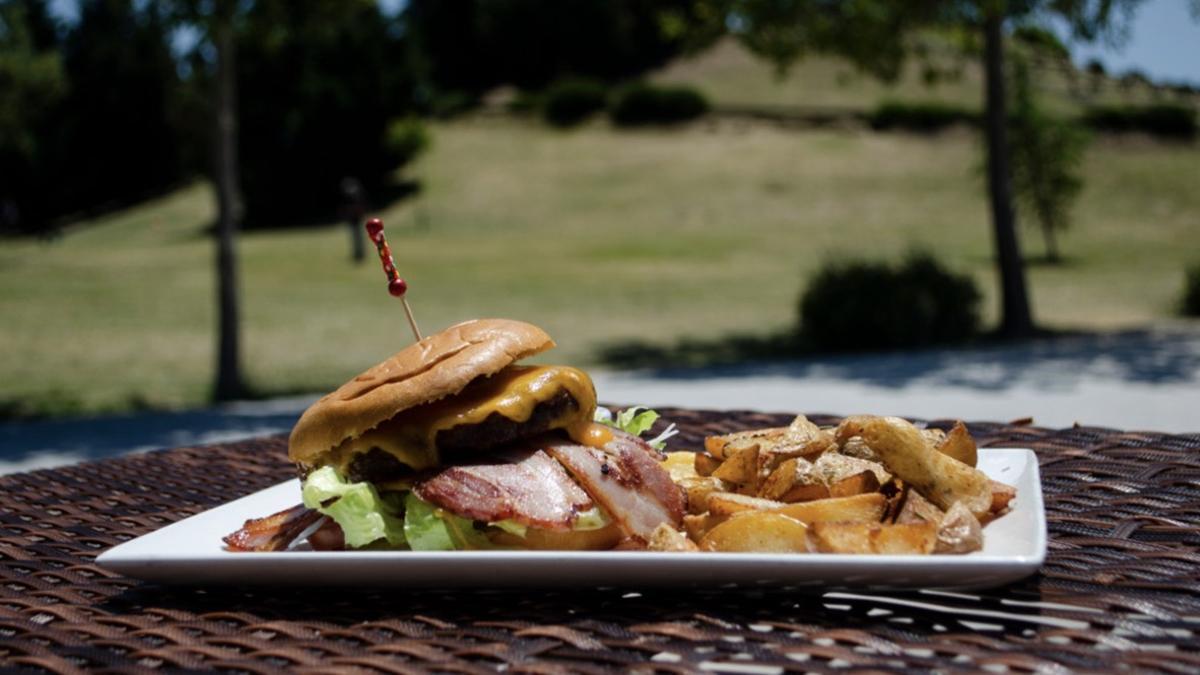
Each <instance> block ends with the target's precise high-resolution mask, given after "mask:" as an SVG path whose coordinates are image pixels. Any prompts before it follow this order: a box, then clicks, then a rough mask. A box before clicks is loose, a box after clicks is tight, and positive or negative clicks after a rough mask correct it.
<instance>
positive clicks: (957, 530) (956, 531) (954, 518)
mask: <svg viewBox="0 0 1200 675" xmlns="http://www.w3.org/2000/svg"><path fill="white" fill-rule="evenodd" d="M982 548H983V525H981V524H980V523H979V519H978V518H976V517H975V516H974V515H973V514H972V513H971V511H970V510H968V509H967V507H966V505H964V504H963V503H962V502H957V503H955V504H954V506H951V507H950V510H949V511H947V512H946V514H945V515H944V516H942V520H941V522H939V523H938V529H937V543H936V544H935V545H934V547H933V551H934V553H970V552H971V551H978V550H980V549H982Z"/></svg>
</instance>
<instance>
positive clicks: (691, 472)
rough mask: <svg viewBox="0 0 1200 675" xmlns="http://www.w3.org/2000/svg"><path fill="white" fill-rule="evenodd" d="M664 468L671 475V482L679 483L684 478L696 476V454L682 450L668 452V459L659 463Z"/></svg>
mask: <svg viewBox="0 0 1200 675" xmlns="http://www.w3.org/2000/svg"><path fill="white" fill-rule="evenodd" d="M659 464H660V465H661V466H662V468H664V469H666V470H667V473H669V474H671V480H673V481H675V482H676V483H678V482H679V481H681V480H683V479H684V478H691V477H693V476H696V475H697V474H696V453H694V452H689V451H686V450H682V451H679V452H668V453H667V458H666V459H664V460H663V461H661V462H659Z"/></svg>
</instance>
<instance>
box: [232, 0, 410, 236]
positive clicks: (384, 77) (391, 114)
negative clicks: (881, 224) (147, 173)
mask: <svg viewBox="0 0 1200 675" xmlns="http://www.w3.org/2000/svg"><path fill="white" fill-rule="evenodd" d="M237 26H238V30H237V36H236V40H237V68H238V72H237V80H238V91H239V92H242V95H241V96H240V97H239V100H238V106H239V120H238V121H239V143H238V151H239V153H240V160H241V182H242V193H243V195H244V199H245V205H246V217H245V224H246V226H247V227H259V226H269V225H275V224H283V223H291V224H294V223H296V222H301V223H303V222H313V221H315V220H320V219H322V218H326V217H328V216H330V215H332V214H334V213H336V212H337V209H338V206H339V205H340V202H341V200H342V196H341V194H340V191H339V190H338V185H339V184H340V183H341V181H342V180H343V179H344V178H346V177H351V176H352V177H354V178H357V179H358V180H359V181H360V182H361V183H362V185H363V187H364V188H365V190H366V194H367V195H368V199H369V200H372V201H384V200H386V199H387V195H389V194H390V190H391V189H392V183H391V178H392V173H393V172H394V171H395V169H396V168H397V167H398V166H399V165H400V163H401V161H403V160H404V159H406V158H408V157H411V156H412V155H411V152H406V150H407V151H411V150H412V148H413V146H411V145H409V146H407V147H405V146H404V143H401V144H400V146H397V145H395V144H394V143H393V141H394V140H396V139H394V138H392V137H391V133H392V131H394V130H395V129H394V128H393V127H392V124H393V122H394V120H396V119H397V118H398V117H403V116H405V115H406V114H408V113H410V112H411V111H412V108H413V103H412V100H411V97H412V91H413V89H414V85H413V82H412V80H411V79H410V75H409V69H408V68H407V67H406V65H407V63H408V61H407V58H408V49H407V46H406V45H405V43H404V42H403V41H402V40H401V39H399V38H397V37H395V36H394V35H393V34H392V33H391V27H390V25H389V22H388V20H387V18H386V17H384V16H383V15H382V14H381V13H380V10H379V7H378V5H377V4H376V3H374V2H368V1H366V0H354V1H346V2H328V1H326V0H258V2H255V3H253V4H252V5H250V6H249V9H247V10H245V14H244V16H242V17H241V18H240V19H239V20H238V22H237ZM412 140H413V139H412V138H411V137H410V138H409V139H408V140H407V141H405V143H411V142H412ZM397 150H399V151H400V154H396V151H397Z"/></svg>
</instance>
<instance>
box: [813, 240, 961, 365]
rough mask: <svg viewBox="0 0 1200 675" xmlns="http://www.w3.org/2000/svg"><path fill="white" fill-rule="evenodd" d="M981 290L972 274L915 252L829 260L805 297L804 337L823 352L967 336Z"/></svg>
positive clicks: (920, 343)
mask: <svg viewBox="0 0 1200 675" xmlns="http://www.w3.org/2000/svg"><path fill="white" fill-rule="evenodd" d="M979 301H980V294H979V290H978V289H977V288H976V286H975V282H974V280H972V279H971V278H970V277H968V276H961V275H957V274H954V273H952V272H950V271H948V270H946V269H945V268H943V267H942V266H941V265H940V264H939V263H938V262H937V261H936V260H935V259H934V258H933V257H932V256H930V255H929V254H926V253H915V254H912V255H910V256H909V257H908V259H907V260H905V261H904V263H903V264H901V265H899V266H892V265H888V264H886V263H879V262H869V261H855V262H849V263H841V264H834V265H829V266H826V267H824V268H823V269H821V270H820V271H818V272H817V274H816V275H814V276H813V277H812V278H811V279H810V280H809V282H808V287H807V288H806V289H805V291H804V293H803V295H802V296H801V298H800V307H799V309H800V335H801V338H802V339H803V340H804V341H805V342H806V343H807V344H808V345H809V346H811V347H812V348H814V349H817V350H821V351H856V350H869V349H896V348H906V347H920V346H925V345H934V344H946V343H957V342H965V341H967V340H969V339H971V338H972V337H973V336H975V335H976V334H977V333H978V331H979Z"/></svg>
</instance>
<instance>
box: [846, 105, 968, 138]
mask: <svg viewBox="0 0 1200 675" xmlns="http://www.w3.org/2000/svg"><path fill="white" fill-rule="evenodd" d="M978 119H979V116H978V115H977V114H976V113H974V112H972V111H970V110H967V109H966V108H961V107H959V106H953V105H947V104H945V103H898V102H895V101H885V102H884V103H881V104H880V105H879V107H877V108H875V111H874V112H873V113H871V117H870V119H869V122H870V124H871V127H872V128H874V129H880V130H883V129H907V130H909V131H921V132H926V133H928V132H933V131H941V130H942V129H945V128H946V127H949V126H953V125H955V124H976V123H977V122H978Z"/></svg>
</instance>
